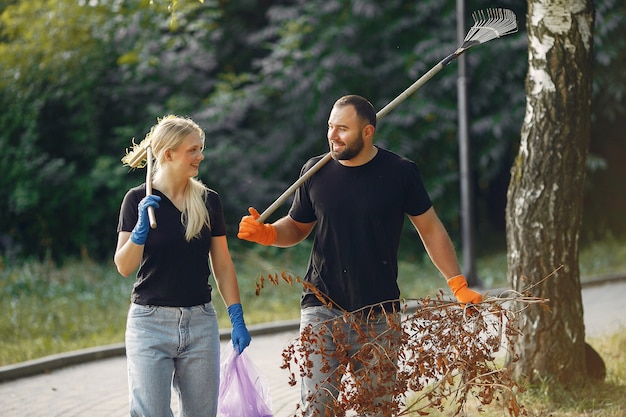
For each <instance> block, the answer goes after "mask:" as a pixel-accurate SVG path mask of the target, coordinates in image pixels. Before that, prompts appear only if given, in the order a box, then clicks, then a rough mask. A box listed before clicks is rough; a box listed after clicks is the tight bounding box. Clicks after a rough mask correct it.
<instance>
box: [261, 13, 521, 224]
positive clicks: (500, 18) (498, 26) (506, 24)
mask: <svg viewBox="0 0 626 417" xmlns="http://www.w3.org/2000/svg"><path fill="white" fill-rule="evenodd" d="M472 19H473V20H474V25H473V26H472V27H471V28H470V30H469V32H468V33H467V35H466V36H465V39H464V40H463V44H462V45H461V46H459V47H458V48H457V49H456V51H454V52H453V53H451V54H450V55H448V56H447V57H445V58H444V59H442V60H441V61H439V63H438V64H437V65H435V66H434V67H433V68H431V69H430V71H428V72H427V73H426V74H424V75H422V76H421V77H420V78H419V79H418V80H417V81H415V82H414V83H413V84H411V86H409V88H407V89H406V90H404V91H403V92H402V93H401V94H400V95H398V96H397V97H396V98H395V99H393V100H392V101H391V102H390V103H389V104H387V105H386V106H385V107H383V108H382V109H381V110H379V111H378V113H376V120H380V118H381V117H383V116H385V115H386V114H387V113H389V112H390V111H391V110H393V109H394V108H395V107H396V106H397V105H398V104H400V103H401V102H403V101H404V100H405V99H406V98H407V97H409V96H410V95H411V94H413V93H414V92H415V91H417V89H418V88H420V87H421V86H422V85H424V84H425V83H426V81H428V80H430V79H431V78H432V77H433V76H434V75H435V74H437V73H438V72H439V71H441V70H442V69H443V67H445V66H446V65H448V64H449V63H451V62H452V61H454V60H455V59H457V58H458V57H459V56H461V54H463V53H464V52H465V51H467V50H468V49H470V48H471V47H473V46H476V45H480V44H482V43H486V42H489V41H490V40H493V39H496V38H501V37H502V36H505V35H510V34H512V33H515V32H517V20H516V17H515V13H513V11H511V10H508V9H487V10H479V11H476V12H474V13H472ZM331 159H332V156H331V154H330V152H329V153H327V154H326V155H325V156H324V157H323V158H322V159H320V160H319V161H318V162H317V163H316V164H315V165H313V166H312V167H311V168H310V169H309V170H308V171H307V172H305V173H304V174H302V176H301V177H300V178H298V180H297V181H296V182H294V183H293V184H292V185H291V186H290V187H289V188H288V189H287V190H285V192H284V193H282V194H281V195H280V197H278V198H277V199H276V201H274V202H273V203H272V204H271V205H270V206H269V207H268V208H267V209H266V210H265V211H264V212H263V213H261V216H260V217H259V218H258V221H259V222H260V223H263V222H264V221H265V220H266V219H267V218H268V217H269V216H270V215H271V214H272V213H273V212H274V211H276V209H277V208H278V207H280V206H281V205H282V204H283V203H284V202H285V201H286V200H287V198H289V196H290V195H291V194H293V193H294V192H295V191H296V190H297V189H298V187H300V186H301V185H302V184H304V182H305V181H306V180H308V179H309V178H310V177H311V176H313V174H315V173H316V172H317V171H319V169H320V168H322V166H324V165H325V164H326V163H328V162H329V161H330V160H331Z"/></svg>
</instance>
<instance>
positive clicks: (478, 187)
mask: <svg viewBox="0 0 626 417" xmlns="http://www.w3.org/2000/svg"><path fill="white" fill-rule="evenodd" d="M171 6H173V8H172V7H171ZM488 7H505V8H510V9H512V10H513V11H514V12H515V13H516V14H517V17H518V23H519V27H520V33H518V34H515V35H512V36H509V37H506V38H502V39H501V40H498V41H496V42H492V43H489V44H488V45H486V46H484V47H481V48H476V49H472V50H471V51H470V52H469V53H468V54H467V65H468V76H469V80H468V90H469V91H468V96H469V122H470V142H471V147H472V158H473V166H474V170H475V172H474V173H473V177H474V181H475V187H474V189H475V192H476V197H475V200H476V204H477V208H476V214H477V216H476V217H477V230H478V236H479V237H478V243H479V245H480V246H481V247H485V248H486V247H488V246H489V244H490V242H491V241H493V240H495V242H496V244H497V245H499V246H498V249H499V250H504V248H505V243H504V241H505V238H504V235H505V232H504V227H505V221H504V220H505V213H504V211H505V210H504V207H505V204H506V190H507V186H508V182H509V176H510V169H511V165H512V162H513V159H514V157H515V154H516V151H517V148H518V145H519V141H520V129H521V125H522V122H523V117H524V106H525V100H526V98H525V90H524V79H525V76H526V71H527V66H528V63H527V61H528V53H527V37H526V33H525V16H526V4H525V3H522V4H520V2H518V1H513V0H502V1H500V2H498V4H497V5H494V4H493V2H487V1H482V0H477V1H473V2H472V4H471V5H468V6H467V9H468V10H467V11H468V15H469V13H470V12H471V11H474V10H479V9H484V8H488ZM467 22H468V25H470V24H471V22H472V20H471V18H470V17H469V16H468V18H467ZM625 27H626V6H624V4H623V2H619V1H617V0H606V1H603V2H601V4H598V5H596V29H595V44H594V79H593V86H594V90H593V102H592V139H591V145H590V152H591V154H590V158H589V163H588V167H587V169H588V170H589V172H588V175H587V189H586V193H585V201H586V206H585V211H584V215H583V225H584V227H583V236H584V237H588V238H595V237H602V236H604V235H605V234H606V233H607V232H610V233H613V234H622V235H624V234H626V221H625V220H624V219H625V216H624V214H626V213H625V212H626V197H625V196H624V194H623V193H621V192H620V190H621V188H620V187H621V186H620V182H623V179H624V178H626V172H625V171H624V165H623V163H622V161H621V159H623V158H620V157H619V156H620V155H622V157H623V155H624V152H625V147H626V142H625V141H624V140H623V139H624V134H623V132H624V129H623V128H624V116H625V115H626V97H625V95H624V89H625V88H626V80H625V78H626V73H624V71H623V67H624V61H625V59H626V47H625V45H624V42H625V40H624V37H623V36H622V35H621V34H622V33H623V31H624V29H625ZM456 46H457V45H456V20H455V2H454V1H452V0H446V1H440V0H424V1H421V2H415V1H411V2H409V1H404V0H389V1H386V2H379V1H375V0H352V1H346V0H324V1H320V0H284V1H270V0H242V1H238V2H224V1H218V0H204V2H200V1H194V0H185V1H183V0H178V1H176V2H170V1H167V0H153V1H149V0H42V1H41V2H35V3H33V2H29V1H26V0H0V105H1V107H0V108H1V109H2V110H3V111H2V112H0V172H2V175H1V176H0V193H1V194H2V196H3V198H2V199H0V255H1V256H2V257H3V258H5V259H11V258H16V257H19V258H24V257H51V258H54V259H64V258H67V257H78V256H82V257H89V258H92V259H97V260H99V259H110V256H112V252H113V249H114V242H115V234H116V233H115V227H116V224H117V215H118V210H119V204H120V202H121V198H122V196H123V194H124V192H125V191H126V190H127V189H128V188H129V187H130V186H132V185H135V184H138V183H140V182H142V181H143V176H144V175H145V173H144V172H143V171H141V170H139V171H132V172H129V171H128V169H127V168H124V167H123V166H122V165H121V163H120V161H119V160H120V158H121V157H122V155H123V154H124V151H125V148H126V147H128V146H129V145H130V144H131V140H132V139H133V138H135V139H137V140H140V139H142V138H143V136H144V135H145V134H146V132H147V131H148V129H149V127H150V126H151V125H153V124H154V123H155V122H156V119H157V117H160V116H163V115H165V114H168V113H176V114H181V115H188V116H191V117H192V118H194V119H195V120H196V121H197V122H199V123H200V124H201V125H202V126H203V128H204V129H205V130H206V134H207V149H206V151H205V156H206V159H205V161H204V163H203V164H202V166H201V173H200V178H201V179H202V180H203V181H204V182H205V183H206V184H208V185H209V186H210V187H211V188H213V189H215V190H216V191H218V192H219V193H220V194H221V195H222V197H223V202H224V206H225V210H226V218H227V221H228V223H229V224H228V226H229V232H230V233H234V232H235V230H236V226H237V223H238V221H239V219H240V217H241V216H242V215H243V214H245V213H246V211H247V207H248V206H250V205H254V206H255V207H257V208H258V209H259V210H263V209H264V208H265V207H267V206H268V205H269V204H270V203H271V202H272V201H273V200H274V199H275V198H276V197H278V195H280V193H282V192H283V191H284V190H285V189H286V188H287V187H288V186H289V185H290V184H291V183H293V181H295V180H296V178H297V175H298V172H299V170H300V167H301V165H302V164H303V163H304V162H305V161H306V160H307V159H308V158H309V157H311V156H313V155H317V154H320V153H325V152H326V151H327V144H326V138H325V132H326V121H327V117H328V113H329V111H330V107H331V105H332V103H333V102H334V101H335V100H336V99H337V98H338V97H339V96H341V95H343V94H347V93H354V94H360V95H363V96H365V97H367V98H368V99H370V101H372V103H373V104H374V106H375V107H376V108H377V109H380V108H382V107H383V106H384V105H386V104H387V103H388V102H389V101H391V100H392V99H393V98H394V97H396V96H397V95H398V94H399V93H401V92H402V91H403V90H404V89H405V88H406V87H408V86H409V85H410V84H411V83H412V82H413V81H415V80H416V79H417V78H419V76H421V75H422V74H423V73H424V72H426V71H427V70H428V69H430V68H431V67H432V66H433V65H434V64H436V63H437V62H438V61H439V60H440V59H442V58H443V57H445V56H446V55H447V54H449V53H450V52H452V51H453V50H454V49H455V48H456ZM456 103H457V101H456V68H455V65H450V66H449V67H447V68H446V69H445V70H444V71H442V72H441V73H439V74H438V75H437V76H436V77H435V78H433V79H432V80H430V81H429V82H428V83H427V84H426V85H425V86H424V87H423V88H421V89H420V90H419V91H418V92H417V93H416V94H415V95H414V96H412V97H410V98H409V99H407V100H406V101H405V102H404V103H402V104H401V105H400V106H399V107H398V108H396V109H395V110H393V111H392V112H391V113H390V114H389V115H387V116H385V118H384V119H383V120H381V122H380V123H379V129H378V134H377V138H378V139H377V140H378V144H379V145H381V146H384V147H387V148H389V149H391V150H394V151H397V152H399V153H402V154H404V155H406V156H408V157H410V158H412V159H413V160H415V161H416V162H417V163H418V164H419V165H420V167H421V169H422V171H423V173H424V176H425V178H426V181H427V187H428V189H429V191H430V193H431V195H432V197H433V199H434V201H435V205H436V207H437V210H438V212H439V214H440V215H441V217H442V218H443V220H444V221H445V223H446V225H447V226H448V228H449V229H450V231H451V233H452V234H453V236H455V237H458V234H459V218H460V216H459V206H460V204H459V183H458V180H459V172H458V171H459V170H458V144H457V104H456ZM622 188H623V187H622ZM287 207H288V205H286V207H284V208H283V209H282V211H283V212H284V211H286V209H287ZM280 214H282V213H277V214H276V215H280Z"/></svg>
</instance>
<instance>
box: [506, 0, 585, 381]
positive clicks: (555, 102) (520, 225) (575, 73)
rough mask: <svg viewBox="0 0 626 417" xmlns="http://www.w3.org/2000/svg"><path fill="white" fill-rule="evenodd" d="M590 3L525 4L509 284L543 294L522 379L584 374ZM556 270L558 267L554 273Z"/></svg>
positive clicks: (528, 321)
mask: <svg viewBox="0 0 626 417" xmlns="http://www.w3.org/2000/svg"><path fill="white" fill-rule="evenodd" d="M593 20H594V11H593V4H592V1H591V0H529V1H528V16H527V30H528V40H529V42H528V44H529V48H528V50H529V56H528V60H529V69H528V75H527V78H526V95H527V104H526V115H525V118H524V123H523V126H522V131H521V143H520V149H519V153H518V156H517V158H516V160H515V163H514V165H513V168H512V170H511V182H510V184H509V189H508V194H507V208H506V223H507V253H508V255H507V256H508V259H507V262H508V276H507V279H508V281H509V283H510V284H511V286H512V288H514V289H516V290H519V291H522V290H524V289H526V288H528V287H529V286H533V285H536V286H535V287H533V288H532V289H531V292H532V293H533V294H534V295H536V296H540V297H543V298H547V299H549V300H550V301H549V307H550V311H545V310H544V309H542V308H540V307H539V306H533V307H531V308H529V309H528V310H526V311H525V313H524V315H523V317H522V321H523V323H522V331H523V334H522V335H521V336H520V337H519V338H517V339H516V341H515V342H514V344H513V347H514V348H515V351H516V352H517V353H518V354H519V360H518V361H516V362H513V363H512V364H511V365H512V368H513V372H514V374H515V375H516V377H518V378H529V379H530V380H531V381H537V380H538V379H539V378H546V377H549V378H554V379H555V380H557V381H561V382H574V381H578V380H580V379H581V378H582V377H584V375H585V371H586V369H585V345H584V339H585V329H584V321H583V307H582V296H581V287H580V276H579V268H578V236H579V231H580V224H581V218H582V202H583V183H584V180H585V169H586V168H585V167H586V159H587V152H588V147H589V137H590V125H591V117H590V110H591V109H590V107H591V79H592V78H591V63H592V43H593ZM555 271H556V272H555Z"/></svg>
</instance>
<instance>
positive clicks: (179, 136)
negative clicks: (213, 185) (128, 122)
mask: <svg viewBox="0 0 626 417" xmlns="http://www.w3.org/2000/svg"><path fill="white" fill-rule="evenodd" d="M193 132H197V133H198V135H200V138H201V139H202V145H203V146H204V139H205V135H204V131H203V130H202V129H201V128H200V126H198V125H197V124H196V123H195V122H194V121H193V120H191V119H190V118H187V117H180V116H174V115H168V116H165V117H163V118H161V119H158V121H157V124H155V125H154V126H152V128H151V129H150V132H148V134H147V135H146V137H145V139H144V140H142V141H141V143H139V144H136V143H135V142H134V141H133V146H132V149H130V150H129V149H127V150H126V155H125V156H124V157H123V158H122V162H123V163H124V164H125V165H128V166H130V167H132V168H142V167H144V166H146V164H147V158H148V157H147V149H148V147H150V148H151V149H152V152H153V154H154V159H155V161H154V162H155V164H154V170H153V172H152V176H153V177H154V174H155V173H156V172H158V171H159V168H160V166H161V164H162V163H163V162H164V160H165V151H167V150H175V149H177V148H178V147H179V146H180V145H181V143H182V142H183V140H184V139H185V138H186V137H187V136H189V135H190V134H191V133H193ZM150 180H152V178H150ZM206 195H207V188H206V187H205V185H204V184H203V183H202V181H200V180H199V179H197V178H189V181H188V183H187V187H186V188H185V196H184V207H183V212H182V214H181V222H182V224H183V225H184V226H185V239H186V240H187V241H188V242H189V241H191V240H192V239H194V238H197V237H199V236H200V233H201V232H202V228H203V227H204V226H205V225H206V226H207V227H208V228H209V229H210V228H211V221H210V217H209V211H208V210H207V207H206V203H205V200H206Z"/></svg>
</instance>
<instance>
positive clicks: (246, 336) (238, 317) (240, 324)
mask: <svg viewBox="0 0 626 417" xmlns="http://www.w3.org/2000/svg"><path fill="white" fill-rule="evenodd" d="M228 316H229V317H230V323H231V324H232V325H233V330H232V332H231V333H230V338H231V340H232V341H233V348H235V350H236V351H237V353H239V354H241V352H243V351H244V349H245V348H247V347H248V345H249V344H250V341H251V340H252V338H251V337H250V333H248V329H247V328H246V323H244V321H243V309H242V308H241V304H240V303H237V304H231V305H229V306H228Z"/></svg>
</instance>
